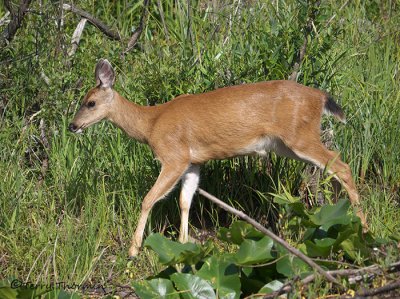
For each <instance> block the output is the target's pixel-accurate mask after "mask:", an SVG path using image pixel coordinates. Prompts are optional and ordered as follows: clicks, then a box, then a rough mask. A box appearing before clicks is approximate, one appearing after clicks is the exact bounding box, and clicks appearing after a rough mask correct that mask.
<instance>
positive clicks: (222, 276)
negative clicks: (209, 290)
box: [197, 256, 240, 298]
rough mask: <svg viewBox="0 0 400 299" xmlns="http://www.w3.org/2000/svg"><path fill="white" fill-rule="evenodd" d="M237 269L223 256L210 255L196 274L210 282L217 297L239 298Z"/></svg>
mask: <svg viewBox="0 0 400 299" xmlns="http://www.w3.org/2000/svg"><path fill="white" fill-rule="evenodd" d="M238 273H239V269H238V267H236V266H235V265H234V264H233V263H232V262H231V261H229V260H228V259H226V257H225V256H211V257H209V258H208V259H206V260H205V262H204V264H203V266H202V267H201V268H200V270H199V271H198V272H197V275H198V276H199V277H201V278H203V279H205V280H207V281H208V282H210V283H211V285H212V286H213V288H214V289H215V290H216V293H217V296H218V298H239V296H240V279H239V275H238Z"/></svg>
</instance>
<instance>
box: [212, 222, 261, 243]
mask: <svg viewBox="0 0 400 299" xmlns="http://www.w3.org/2000/svg"><path fill="white" fill-rule="evenodd" d="M264 236H265V235H264V234H263V233H262V232H260V231H258V230H256V229H255V228H254V227H253V226H252V225H250V224H248V223H247V222H244V221H240V220H239V221H236V222H234V223H233V224H232V225H231V227H230V228H225V227H222V228H220V230H219V232H218V238H219V239H221V240H223V241H226V242H231V243H234V244H238V245H240V244H242V242H243V241H244V240H245V239H255V240H259V239H261V238H263V237H264Z"/></svg>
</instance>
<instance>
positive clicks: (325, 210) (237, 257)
mask: <svg viewBox="0 0 400 299" xmlns="http://www.w3.org/2000/svg"><path fill="white" fill-rule="evenodd" d="M284 198H285V197H284V196H277V197H276V198H275V202H276V203H277V204H278V205H280V206H281V207H282V208H283V209H284V211H285V212H286V214H287V216H288V217H292V220H293V222H295V223H297V224H298V226H299V229H298V231H303V232H305V233H303V234H302V235H301V236H299V241H298V244H297V247H298V248H300V249H301V250H302V251H303V252H304V253H306V254H308V255H309V256H311V257H324V258H326V257H331V258H332V259H337V258H338V257H339V256H341V255H343V256H344V257H345V259H346V260H348V261H350V262H355V261H356V260H358V261H360V259H361V262H365V263H368V262H369V261H370V260H371V259H372V258H373V256H372V254H371V253H372V248H373V247H374V246H378V245H382V244H383V243H387V242H388V241H382V240H379V241H378V240H375V239H374V238H373V237H372V235H371V234H369V233H367V234H362V227H361V224H360V219H359V218H358V217H356V216H354V215H353V213H351V211H349V207H350V203H349V202H348V201H347V200H343V199H342V200H339V202H338V203H337V204H334V205H326V206H323V207H319V208H315V209H313V210H312V211H307V210H306V209H305V207H304V205H303V204H302V203H301V202H300V201H299V200H296V199H295V198H290V199H287V200H285V199H284ZM297 217H299V218H300V220H299V221H295V219H294V218H297ZM300 228H301V229H300ZM218 239H219V240H218V241H219V242H227V243H229V244H231V246H233V247H234V248H236V249H235V250H234V251H233V252H220V251H218V250H217V248H216V247H215V246H213V245H212V243H211V242H207V243H206V244H205V245H198V244H193V243H186V244H180V243H177V242H174V241H171V240H168V239H166V238H165V237H164V236H162V235H160V234H152V235H150V236H149V237H148V238H147V239H146V241H145V246H146V247H147V248H150V249H151V250H153V251H154V252H155V253H156V254H157V255H158V257H159V261H160V263H161V264H163V265H164V266H168V268H166V269H165V270H163V271H161V272H160V273H159V274H157V275H156V276H154V277H150V278H148V279H147V280H142V281H138V282H134V284H133V285H134V287H135V290H136V292H137V293H138V294H139V295H140V296H141V297H142V298H154V297H160V298H239V297H240V296H241V295H243V294H244V295H256V294H259V295H261V294H268V293H271V292H273V291H276V290H278V289H279V288H281V287H282V285H283V284H284V283H285V282H286V280H288V279H292V278H294V277H305V276H307V275H309V274H311V273H313V270H312V269H311V268H310V267H309V266H308V265H307V264H306V263H305V262H304V261H302V260H301V259H299V258H298V257H295V256H292V255H290V254H289V253H288V252H287V251H286V249H285V248H283V247H282V246H281V245H278V244H274V242H273V240H271V239H270V238H269V237H267V236H264V235H263V234H262V233H261V232H259V231H257V230H256V229H255V228H253V227H252V226H251V225H249V224H248V223H246V222H243V221H236V222H234V223H233V224H232V225H231V227H230V228H221V229H220V230H219V233H218ZM323 266H324V267H326V268H328V269H335V264H334V263H331V264H329V263H326V261H325V262H324V263H323Z"/></svg>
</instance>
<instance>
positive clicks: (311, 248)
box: [300, 238, 336, 257]
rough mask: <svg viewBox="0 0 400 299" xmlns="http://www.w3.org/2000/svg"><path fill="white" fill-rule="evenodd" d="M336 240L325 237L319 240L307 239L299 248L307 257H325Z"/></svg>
mask: <svg viewBox="0 0 400 299" xmlns="http://www.w3.org/2000/svg"><path fill="white" fill-rule="evenodd" d="M335 242H336V240H335V239H331V238H325V239H321V240H318V239H316V240H314V242H313V241H311V240H307V241H305V242H304V244H302V245H300V249H301V250H303V252H305V253H306V254H307V255H308V256H309V257H317V256H320V257H327V256H328V255H329V254H330V253H331V252H332V250H333V245H334V244H335Z"/></svg>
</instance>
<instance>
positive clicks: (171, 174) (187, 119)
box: [71, 61, 366, 255]
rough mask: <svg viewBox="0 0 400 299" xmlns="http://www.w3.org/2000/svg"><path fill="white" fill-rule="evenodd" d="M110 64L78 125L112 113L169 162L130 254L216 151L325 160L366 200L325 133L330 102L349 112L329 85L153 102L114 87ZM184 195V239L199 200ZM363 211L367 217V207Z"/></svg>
mask: <svg viewBox="0 0 400 299" xmlns="http://www.w3.org/2000/svg"><path fill="white" fill-rule="evenodd" d="M109 68H111V65H110V64H109V63H108V62H104V61H103V63H102V65H101V68H99V69H103V71H104V74H105V75H103V77H101V80H100V79H99V78H98V77H99V76H101V75H102V74H101V70H100V74H97V72H96V79H97V81H98V82H101V83H100V85H99V86H97V87H96V88H94V89H91V90H90V91H89V92H88V94H87V95H86V97H85V99H84V101H83V104H82V107H81V108H80V110H79V111H78V113H77V115H76V116H75V118H74V120H73V122H72V124H71V126H72V127H73V129H72V130H74V129H75V131H76V130H77V129H76V128H78V129H79V128H82V129H83V128H85V127H87V126H89V125H91V124H93V123H96V122H98V121H99V120H101V119H108V120H110V121H111V122H113V123H114V124H115V125H116V126H118V127H120V128H121V129H122V130H124V131H125V132H126V133H127V134H128V135H129V136H130V137H132V138H134V139H137V140H138V141H140V142H144V143H147V144H149V146H150V147H151V148H152V150H153V152H154V153H155V155H156V157H157V159H158V160H159V161H160V162H161V164H162V170H161V173H160V176H159V178H158V179H157V182H156V183H155V185H154V186H153V188H152V189H151V190H150V192H149V193H148V194H147V195H146V197H145V199H144V200H143V204H142V214H141V217H140V219H139V223H138V227H137V230H136V233H135V236H134V238H133V240H132V246H131V248H130V251H129V252H130V255H136V254H137V253H138V249H139V247H140V246H141V243H142V236H143V231H144V227H145V224H146V220H147V216H148V213H149V211H150V209H151V208H152V206H153V205H154V203H155V202H157V201H158V200H160V199H161V198H162V197H164V196H165V195H166V194H167V193H168V192H169V190H171V188H173V186H174V185H175V184H176V183H177V182H178V181H179V179H180V178H181V177H182V176H183V175H184V174H185V173H188V169H191V172H192V174H193V177H196V176H197V175H198V166H196V165H198V164H202V163H205V162H207V161H209V160H212V159H225V158H230V157H235V156H240V155H251V154H257V153H260V154H263V153H264V152H265V150H273V151H276V152H277V153H278V154H280V155H283V156H287V157H291V158H294V159H298V160H302V161H308V162H311V163H314V164H316V165H318V166H319V167H326V166H329V169H328V171H329V172H331V173H333V174H334V176H335V177H337V178H338V179H339V180H340V181H341V182H342V184H343V186H344V187H345V188H346V190H347V191H348V193H349V197H350V200H351V202H352V204H353V205H355V206H357V205H358V204H359V195H358V192H357V190H356V188H355V185H354V182H353V179H352V176H351V171H350V168H349V166H348V165H347V164H346V163H344V162H342V161H341V160H340V158H339V155H338V154H337V153H334V152H331V151H328V150H327V149H326V148H325V147H324V146H323V144H322V143H321V141H320V135H319V134H320V121H321V115H322V114H323V112H324V109H325V110H327V111H328V112H333V114H334V115H335V116H336V117H338V118H339V119H343V118H344V114H343V112H342V110H341V108H340V107H339V106H338V105H337V104H336V103H335V102H333V100H332V98H330V97H329V96H328V95H327V94H326V93H325V92H322V91H320V90H318V89H314V88H310V87H306V86H303V85H300V84H297V83H294V82H292V81H269V82H261V83H254V84H245V85H239V86H231V87H225V88H220V89H217V90H215V91H211V92H206V93H202V94H194V95H182V96H179V97H177V98H175V99H174V100H171V101H170V102H167V103H165V104H162V105H159V106H151V107H145V106H139V105H136V104H134V103H132V102H130V101H128V100H126V99H125V98H124V97H122V96H121V95H119V94H118V93H117V92H116V91H115V90H113V89H112V88H109V87H108V86H110V85H111V86H112V83H113V81H114V79H115V78H114V77H113V74H114V73H113V71H112V69H111V70H110V69H109ZM110 74H111V75H110ZM107 76H108V77H109V78H108V77H107ZM103 78H105V79H103ZM102 84H104V86H103V85H102ZM90 101H95V102H96V107H95V108H89V107H88V103H89V102H90ZM191 167H192V168H191ZM189 178H190V176H189ZM192 181H194V182H195V181H196V180H195V179H192ZM183 182H184V181H183ZM193 184H195V183H193ZM188 194H191V193H190V192H189V193H188ZM184 196H185V195H182V194H181V199H180V205H181V208H182V209H184V210H182V214H185V215H182V224H181V238H180V239H181V240H182V241H186V240H187V214H188V209H189V207H190V201H191V198H184ZM188 196H189V197H190V195H188ZM359 215H360V217H361V219H362V221H363V223H364V224H365V225H366V223H365V219H364V216H363V214H362V212H361V211H359ZM184 222H185V223H184ZM185 226H186V228H185ZM182 230H183V231H184V232H183V233H182ZM185 230H186V231H185ZM182 234H183V237H182Z"/></svg>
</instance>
